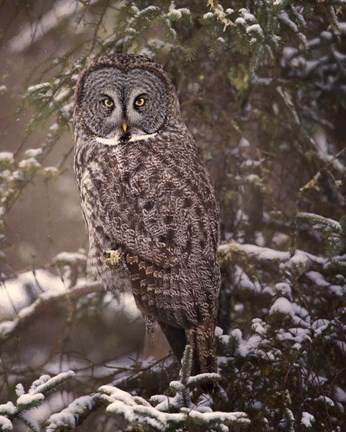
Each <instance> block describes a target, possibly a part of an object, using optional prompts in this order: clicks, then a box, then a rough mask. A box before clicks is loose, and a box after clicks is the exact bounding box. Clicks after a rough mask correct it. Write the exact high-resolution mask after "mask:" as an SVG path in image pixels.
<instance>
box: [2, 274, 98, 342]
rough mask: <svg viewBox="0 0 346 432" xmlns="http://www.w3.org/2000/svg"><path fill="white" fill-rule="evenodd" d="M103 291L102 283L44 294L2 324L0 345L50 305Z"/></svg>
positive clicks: (89, 283)
mask: <svg viewBox="0 0 346 432" xmlns="http://www.w3.org/2000/svg"><path fill="white" fill-rule="evenodd" d="M103 291H104V288H103V286H102V285H101V283H100V282H86V283H84V284H81V285H79V286H77V287H75V288H73V289H72V290H70V291H65V292H44V293H43V294H41V295H40V296H39V297H38V299H37V300H35V301H34V302H33V303H32V304H31V305H30V306H27V307H25V308H23V309H22V310H20V311H19V312H18V315H17V317H16V319H15V320H13V321H4V322H2V323H0V345H1V344H3V343H5V342H6V341H7V340H9V339H10V338H11V337H13V336H14V335H15V334H16V333H17V332H18V331H20V330H21V329H22V328H24V327H26V326H27V325H28V324H29V323H30V322H31V321H33V320H34V319H35V318H36V317H37V316H38V315H39V314H40V313H42V311H43V310H44V309H45V308H47V307H49V305H51V304H54V305H55V306H56V305H57V304H59V303H63V302H75V301H76V300H78V299H80V298H81V297H84V296H86V295H88V294H92V293H96V292H103Z"/></svg>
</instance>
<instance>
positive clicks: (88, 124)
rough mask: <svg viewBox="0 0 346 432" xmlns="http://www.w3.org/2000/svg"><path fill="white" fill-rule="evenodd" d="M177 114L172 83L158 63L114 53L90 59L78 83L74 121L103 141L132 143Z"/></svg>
mask: <svg viewBox="0 0 346 432" xmlns="http://www.w3.org/2000/svg"><path fill="white" fill-rule="evenodd" d="M172 118H174V119H177V118H180V114H179V104H178V100H177V97H176V93H175V90H174V87H173V85H172V83H171V81H170V79H169V78H168V76H167V74H166V73H165V72H164V70H163V68H162V66H161V65H159V64H158V63H156V62H154V61H152V60H150V59H148V58H146V57H143V56H137V55H131V54H117V55H113V56H102V57H99V58H97V59H96V60H94V61H93V62H92V63H91V64H90V65H89V67H88V68H87V69H86V70H85V71H84V72H83V73H82V74H81V77H80V79H79V82H78V85H77V92H76V105H75V111H74V120H75V123H78V124H81V126H82V127H83V129H84V130H85V132H87V133H88V135H89V136H90V135H91V136H93V137H94V138H95V139H96V141H98V142H100V143H103V144H108V145H112V144H117V143H118V142H127V141H137V140H141V139H146V138H149V137H151V136H152V135H153V134H156V133H158V132H160V131H162V130H163V129H164V127H165V126H167V124H168V123H169V122H170V120H171V119H172Z"/></svg>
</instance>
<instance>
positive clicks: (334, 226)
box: [297, 212, 342, 235]
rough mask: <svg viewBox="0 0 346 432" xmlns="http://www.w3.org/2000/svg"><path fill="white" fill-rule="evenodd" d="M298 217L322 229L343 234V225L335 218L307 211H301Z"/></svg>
mask: <svg viewBox="0 0 346 432" xmlns="http://www.w3.org/2000/svg"><path fill="white" fill-rule="evenodd" d="M297 217H298V219H302V220H304V221H306V222H308V223H310V224H311V225H313V226H314V227H317V228H319V227H321V228H322V229H325V230H328V231H332V232H334V233H336V234H338V235H341V234H342V227H341V224H340V223H339V222H337V221H335V220H334V219H330V218H326V217H324V216H321V215H317V214H314V213H307V212H299V213H298V215H297Z"/></svg>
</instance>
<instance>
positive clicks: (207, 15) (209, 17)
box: [203, 12, 214, 20]
mask: <svg viewBox="0 0 346 432" xmlns="http://www.w3.org/2000/svg"><path fill="white" fill-rule="evenodd" d="M211 18H214V14H213V12H207V13H205V14H204V15H203V19H205V20H207V19H211Z"/></svg>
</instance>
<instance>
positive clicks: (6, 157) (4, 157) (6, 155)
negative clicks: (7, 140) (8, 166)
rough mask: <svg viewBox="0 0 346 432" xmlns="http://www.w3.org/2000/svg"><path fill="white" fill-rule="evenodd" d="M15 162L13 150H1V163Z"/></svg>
mask: <svg viewBox="0 0 346 432" xmlns="http://www.w3.org/2000/svg"><path fill="white" fill-rule="evenodd" d="M2 162H5V163H13V162H14V156H13V153H12V152H0V163H2Z"/></svg>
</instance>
